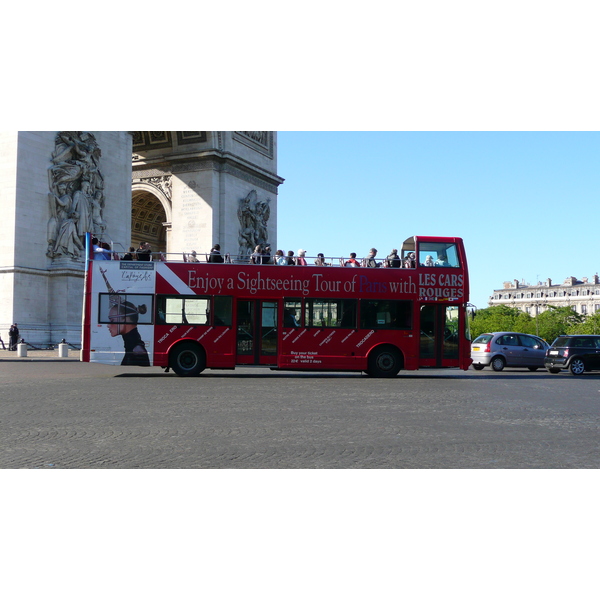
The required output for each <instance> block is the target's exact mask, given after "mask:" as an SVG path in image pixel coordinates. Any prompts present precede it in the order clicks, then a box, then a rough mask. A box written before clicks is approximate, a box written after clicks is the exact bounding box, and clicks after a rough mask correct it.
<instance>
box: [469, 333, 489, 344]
mask: <svg viewBox="0 0 600 600" xmlns="http://www.w3.org/2000/svg"><path fill="white" fill-rule="evenodd" d="M491 339H492V336H491V334H489V333H483V334H481V335H480V336H479V337H478V338H477V339H475V340H473V344H487V343H488V342H489V341H490V340H491Z"/></svg>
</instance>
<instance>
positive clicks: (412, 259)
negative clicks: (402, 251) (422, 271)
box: [404, 252, 417, 269]
mask: <svg viewBox="0 0 600 600" xmlns="http://www.w3.org/2000/svg"><path fill="white" fill-rule="evenodd" d="M416 267H417V258H416V256H415V253H414V252H409V253H408V255H407V257H406V258H405V259H404V268H405V269H416Z"/></svg>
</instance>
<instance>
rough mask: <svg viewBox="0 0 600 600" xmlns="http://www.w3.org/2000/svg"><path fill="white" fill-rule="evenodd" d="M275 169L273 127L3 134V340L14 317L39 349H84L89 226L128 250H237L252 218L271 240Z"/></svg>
mask: <svg viewBox="0 0 600 600" xmlns="http://www.w3.org/2000/svg"><path fill="white" fill-rule="evenodd" d="M276 172H277V136H276V133H275V132H269V131H237V132H231V131H230V132H223V131H212V132H211V131H208V132H207V131H191V132H189V131H188V132H186V131H179V132H161V131H158V132H148V131H144V132H123V131H115V132H110V131H98V132H57V131H38V132H36V131H21V132H0V206H1V207H2V217H3V220H4V222H3V236H2V237H1V238H0V333H2V337H3V339H6V338H7V336H8V328H9V327H10V324H11V323H15V322H16V323H17V324H18V325H19V329H20V334H21V337H23V338H25V340H26V341H27V342H29V343H31V344H33V345H43V344H49V343H57V342H59V341H60V340H61V339H62V338H65V339H66V340H67V341H68V342H70V343H72V344H79V341H80V337H81V311H82V299H83V297H82V291H83V277H84V263H83V256H82V251H81V249H80V248H79V245H80V243H81V241H82V238H81V236H80V233H81V232H80V231H79V230H80V229H81V228H82V227H84V225H83V223H84V222H86V223H87V226H86V228H92V229H94V233H97V234H99V237H101V238H102V240H103V241H104V242H107V243H108V244H109V245H110V246H111V247H112V248H113V250H114V251H116V252H117V253H119V254H121V255H122V254H123V253H124V252H126V251H127V249H128V248H129V246H130V245H133V246H135V247H136V248H137V246H138V245H139V243H140V241H149V242H150V243H151V245H152V246H153V250H154V251H161V252H165V253H167V254H168V255H170V256H169V257H170V258H181V257H182V254H184V253H189V252H191V251H192V250H196V251H197V252H198V253H199V254H203V253H208V252H210V249H211V247H212V245H213V244H214V243H220V245H221V249H222V252H223V253H230V254H232V255H235V254H238V253H239V251H240V241H241V240H242V238H243V236H242V232H243V230H244V223H246V228H247V224H248V222H249V221H250V222H251V223H252V226H253V227H254V228H255V229H258V230H260V232H262V233H261V241H264V242H266V241H268V242H270V243H271V244H272V246H275V245H276V241H277V189H278V186H279V185H280V184H281V183H282V182H283V179H281V178H280V177H278V176H277V174H276ZM256 235H257V234H256V232H252V235H248V236H247V237H248V238H249V239H251V241H256V239H257V237H256ZM262 238H268V239H262ZM244 239H245V238H244ZM242 252H243V253H249V252H250V249H249V246H248V245H247V244H246V245H244V246H243V247H242Z"/></svg>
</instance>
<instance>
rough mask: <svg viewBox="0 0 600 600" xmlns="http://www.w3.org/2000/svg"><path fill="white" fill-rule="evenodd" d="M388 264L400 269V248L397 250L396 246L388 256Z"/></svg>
mask: <svg viewBox="0 0 600 600" xmlns="http://www.w3.org/2000/svg"><path fill="white" fill-rule="evenodd" d="M386 260H387V266H388V267H391V268H392V269H399V268H400V257H399V256H398V250H396V248H394V249H393V250H392V251H391V252H390V253H389V254H388V257H387V259H386Z"/></svg>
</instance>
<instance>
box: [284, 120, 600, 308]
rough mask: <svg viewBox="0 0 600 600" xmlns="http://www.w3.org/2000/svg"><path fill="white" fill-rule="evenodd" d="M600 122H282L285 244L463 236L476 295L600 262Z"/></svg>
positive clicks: (384, 250)
mask: <svg viewBox="0 0 600 600" xmlns="http://www.w3.org/2000/svg"><path fill="white" fill-rule="evenodd" d="M599 159H600V134H599V133H597V132H388V131H379V132H368V131H354V132H353V131H332V132H327V131H317V132H310V131H300V132H294V131H279V132H278V173H279V175H280V176H281V177H283V178H285V182H284V183H283V184H282V185H281V186H280V188H279V196H278V209H277V210H278V248H280V249H282V250H286V251H287V250H294V252H296V251H297V250H298V249H299V248H303V249H305V250H307V253H308V254H309V255H311V256H314V255H316V254H317V253H318V252H323V253H324V254H325V255H327V256H330V255H332V256H342V255H348V253H350V252H356V253H357V254H358V255H359V256H363V255H365V254H366V253H367V252H368V250H369V248H371V247H372V246H374V247H376V248H377V249H378V251H379V255H380V256H385V255H387V254H388V253H389V252H390V250H391V249H392V248H398V249H400V246H401V245H402V242H403V241H404V240H405V239H406V238H407V237H409V236H411V235H442V236H444V235H447V236H458V237H462V238H463V239H464V241H465V246H466V251H467V256H468V260H469V269H470V279H471V302H472V303H473V304H475V305H477V306H478V307H479V308H484V307H486V306H487V301H488V297H489V296H490V295H491V294H492V292H493V290H494V289H497V288H500V287H502V284H503V282H504V281H511V280H513V279H518V280H522V279H524V280H525V281H526V282H529V283H532V284H534V283H536V282H537V281H538V280H540V281H544V280H546V279H547V278H551V279H552V281H553V283H562V281H563V280H564V279H565V277H567V276H571V275H572V276H575V277H578V278H579V279H581V278H582V277H589V278H591V277H592V276H593V275H594V274H595V273H597V272H599V271H600V256H598V251H597V247H598V246H597V233H596V232H597V219H598V201H599V200H600V171H599V168H598V167H599V165H600V160H599Z"/></svg>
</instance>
